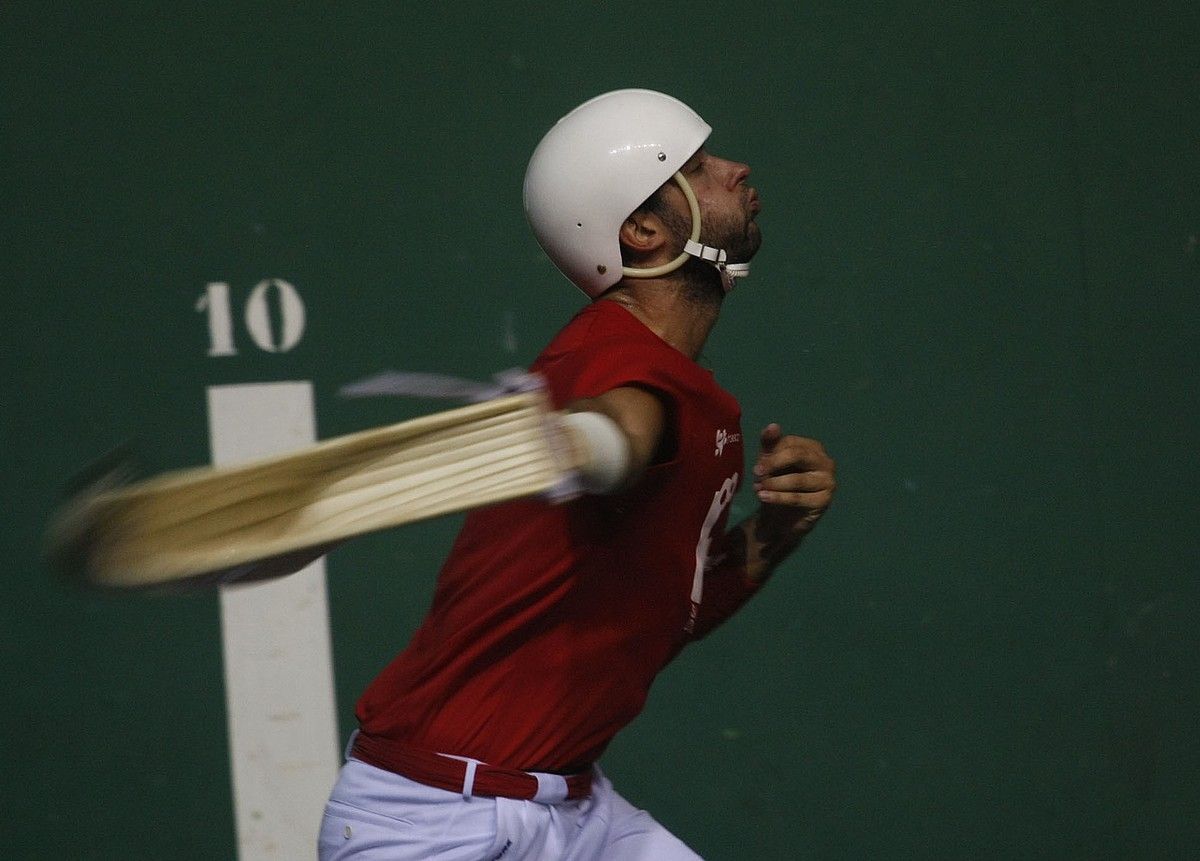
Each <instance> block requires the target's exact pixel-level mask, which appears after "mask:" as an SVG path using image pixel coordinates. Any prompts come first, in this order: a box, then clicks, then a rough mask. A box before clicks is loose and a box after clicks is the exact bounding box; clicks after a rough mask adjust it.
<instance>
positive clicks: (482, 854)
mask: <svg viewBox="0 0 1200 861" xmlns="http://www.w3.org/2000/svg"><path fill="white" fill-rule="evenodd" d="M319 846H320V861H500V859H503V861H601V859H603V861H641V859H645V861H700V856H698V855H697V854H696V853H694V852H693V851H692V850H690V849H688V847H687V846H685V845H684V844H683V843H682V842H681V841H680V840H679V838H677V837H675V836H674V835H673V834H671V833H670V832H669V831H667V829H665V828H663V827H662V826H661V825H659V824H658V823H657V822H655V821H654V819H653V818H652V817H651V816H650V814H648V813H646V812H645V811H644V810H638V809H636V808H635V807H634V806H633V805H632V804H630V803H629V802H628V801H626V800H625V799H624V798H622V797H621V796H620V795H618V794H617V793H616V791H615V790H614V789H613V788H612V784H611V783H610V782H609V781H608V779H607V778H606V777H604V775H603V774H601V773H600V772H599V769H597V771H596V775H595V779H594V780H593V782H592V794H591V796H590V797H588V798H581V799H579V800H577V801H564V802H562V803H560V804H539V803H537V802H534V801H518V800H516V799H512V798H487V797H481V796H475V797H472V798H471V799H469V800H468V799H464V798H463V797H462V794H461V793H457V792H447V791H446V790H443V789H435V788H434V787H431V786H426V785H424V784H423V783H417V782H416V781H413V780H409V779H408V778H406V777H401V776H400V775H397V774H392V773H391V772H390V771H384V770H382V769H379V768H375V767H374V766H371V765H367V764H366V763H364V762H360V761H358V760H356V759H351V760H349V761H347V763H346V764H345V766H343V768H342V771H341V774H340V775H339V777H338V781H337V784H336V785H335V786H334V788H333V793H332V794H331V795H330V798H329V803H328V804H327V805H326V807H325V818H324V820H323V822H322V823H321V837H320V843H319Z"/></svg>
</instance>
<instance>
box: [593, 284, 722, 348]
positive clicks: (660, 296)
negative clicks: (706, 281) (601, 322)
mask: <svg viewBox="0 0 1200 861" xmlns="http://www.w3.org/2000/svg"><path fill="white" fill-rule="evenodd" d="M696 294H697V291H696V290H694V289H692V288H689V286H688V285H687V284H686V283H684V282H682V281H680V280H677V279H670V278H646V279H633V278H627V279H625V280H624V281H622V282H621V283H620V284H618V285H617V286H616V287H615V288H613V289H612V290H611V291H609V292H608V293H606V294H605V295H604V299H603V300H601V301H606V300H607V301H612V302H616V303H617V304H618V305H620V306H622V307H623V308H625V309H626V310H628V311H629V312H630V313H631V314H633V316H635V317H637V318H638V319H639V320H641V321H642V323H644V324H645V325H646V327H647V328H648V329H650V331H652V332H654V334H656V335H658V337H660V338H662V339H663V340H664V341H666V342H667V343H668V344H670V345H671V346H672V347H674V348H675V349H676V350H678V351H679V352H681V353H683V354H684V355H685V356H687V357H688V358H689V359H693V360H695V359H696V358H697V357H698V356H699V355H700V351H701V350H702V349H704V342H705V341H707V340H708V334H709V332H711V331H712V328H713V326H715V325H716V323H717V317H718V315H719V314H720V312H721V302H720V299H719V298H716V297H713V298H711V299H709V298H707V297H705V298H701V297H698V296H697V295H696Z"/></svg>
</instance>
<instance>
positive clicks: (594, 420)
mask: <svg viewBox="0 0 1200 861" xmlns="http://www.w3.org/2000/svg"><path fill="white" fill-rule="evenodd" d="M563 422H564V423H565V424H566V425H567V427H568V428H570V429H571V431H572V433H573V434H574V436H575V438H576V440H578V441H580V442H581V443H582V444H583V446H584V447H586V449H587V459H586V460H585V461H584V463H583V465H582V466H580V467H579V473H580V479H581V484H582V485H583V489H584V490H585V491H587V492H588V493H610V492H612V491H614V490H616V489H617V488H618V487H620V486H621V482H623V481H624V480H625V478H626V476H627V475H628V474H629V440H628V439H626V437H625V432H624V431H622V430H621V428H620V426H619V425H618V424H617V423H616V422H615V421H613V420H612V419H610V418H609V417H608V416H606V415H604V414H603V413H567V414H566V415H565V416H563Z"/></svg>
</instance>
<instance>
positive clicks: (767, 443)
mask: <svg viewBox="0 0 1200 861" xmlns="http://www.w3.org/2000/svg"><path fill="white" fill-rule="evenodd" d="M836 487H837V483H836V482H835V481H834V462H833V459H832V458H831V457H830V456H829V455H828V454H826V453H825V449H824V447H823V446H822V445H821V444H820V443H819V442H817V441H816V440H815V439H808V438H806V437H800V436H784V435H783V431H782V429H781V428H780V427H779V425H777V424H769V425H767V427H766V428H765V429H764V430H763V432H762V448H761V450H760V451H759V455H758V460H757V462H756V463H755V465H754V492H755V493H756V494H757V496H758V498H759V501H761V502H762V509H761V510H760V512H759V516H758V518H757V521H758V522H757V523H756V529H755V532H756V535H755V538H757V539H758V540H759V541H760V542H763V543H765V544H768V545H772V544H777V543H782V544H784V545H787V544H792V543H793V542H795V541H798V540H799V539H800V538H802V537H804V536H805V535H807V534H808V533H809V532H811V531H812V528H813V527H814V526H816V524H817V521H818V520H820V519H821V515H822V514H824V513H825V510H826V509H827V508H829V504H830V503H831V502H832V501H833V492H834V489H835V488H836ZM768 555H774V554H768Z"/></svg>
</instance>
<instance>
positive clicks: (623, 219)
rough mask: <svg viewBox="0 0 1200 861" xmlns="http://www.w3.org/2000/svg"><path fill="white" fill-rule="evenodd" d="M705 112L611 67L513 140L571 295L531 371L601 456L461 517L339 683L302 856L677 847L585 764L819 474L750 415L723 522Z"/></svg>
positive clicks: (725, 254)
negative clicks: (537, 496)
mask: <svg viewBox="0 0 1200 861" xmlns="http://www.w3.org/2000/svg"><path fill="white" fill-rule="evenodd" d="M709 131H710V129H709V127H708V126H707V125H706V124H705V123H704V122H703V120H701V119H700V118H699V117H698V116H696V115H695V113H694V112H692V111H691V110H690V109H689V108H687V107H686V106H684V105H682V104H681V103H679V102H677V101H676V100H674V99H671V98H670V97H669V96H664V95H662V94H659V93H652V92H649V91H644V90H625V91H617V92H615V93H609V94H605V95H604V96H600V97H598V98H597V99H594V100H592V101H590V102H587V103H585V104H584V105H582V106H581V107H580V108H577V109H576V110H575V111H573V112H572V113H571V114H568V115H567V117H564V119H563V120H561V121H560V122H559V124H558V125H556V126H555V127H554V128H553V129H552V130H551V131H550V132H549V133H548V134H547V135H546V138H545V139H543V141H542V143H541V144H540V145H539V147H538V150H537V151H535V153H534V156H533V159H532V160H531V162H530V167H529V171H528V173H527V176H526V188H525V202H526V211H527V213H528V214H529V218H530V221H531V223H532V225H533V227H534V231H535V234H536V235H537V237H538V240H539V242H540V243H541V244H542V246H543V248H544V249H545V250H546V251H547V253H548V254H549V256H550V257H551V259H552V260H553V261H554V262H555V263H556V264H557V265H558V266H559V268H560V269H562V270H563V272H564V273H566V274H567V276H568V277H569V278H571V279H572V280H573V281H574V282H575V283H576V285H577V286H579V287H580V288H581V289H583V290H584V291H585V292H586V293H588V295H589V296H591V297H592V298H593V299H594V300H595V301H594V302H593V304H591V305H589V306H588V307H586V308H585V309H584V310H583V311H581V312H580V313H579V314H578V315H577V316H576V317H575V318H574V319H573V320H572V321H571V322H570V323H569V324H568V325H567V326H566V327H565V328H564V329H563V330H562V332H560V333H559V335H558V336H557V337H556V338H555V339H554V340H553V341H552V342H551V343H550V345H549V346H548V347H547V348H546V349H545V350H544V351H543V352H542V354H541V355H540V356H539V357H538V359H537V361H536V362H535V363H534V365H533V368H532V370H533V371H534V372H536V373H538V374H540V375H541V376H542V377H543V378H544V379H545V381H546V383H547V386H548V388H549V391H550V394H551V398H552V400H553V401H554V404H555V406H556V407H559V408H564V409H566V410H569V411H571V412H572V413H573V414H575V416H577V417H581V418H580V424H579V425H578V427H577V431H576V432H577V444H578V446H579V448H580V450H581V452H583V454H584V460H585V462H587V463H588V464H593V465H594V468H595V470H596V474H597V475H600V474H601V473H603V475H602V476H601V477H600V478H596V480H595V481H594V483H593V486H592V489H593V490H596V491H597V492H595V493H591V494H589V495H585V496H583V497H581V498H579V499H577V500H574V501H572V502H570V503H567V504H561V505H554V504H551V503H550V502H548V501H541V500H521V501H517V502H511V503H507V504H504V505H499V506H495V507H492V508H488V509H484V510H480V511H476V512H474V513H472V514H471V515H470V516H469V517H468V518H467V521H466V523H465V525H464V527H463V530H462V532H461V533H460V535H459V537H458V539H457V541H456V542H455V545H454V548H453V550H452V551H451V553H450V556H449V558H448V560H447V561H446V563H445V565H444V567H443V568H442V571H441V573H440V574H439V578H438V585H437V590H436V593H435V595H434V600H433V606H432V608H431V610H430V612H429V615H428V616H427V618H426V619H425V621H424V623H423V624H422V626H421V628H420V629H419V630H418V631H417V633H416V635H415V636H414V637H413V639H412V642H411V643H410V644H409V646H408V648H407V649H405V650H404V651H403V652H402V653H401V654H400V655H399V656H398V657H397V658H396V659H395V660H394V661H393V662H392V663H391V664H390V665H389V666H388V667H387V668H386V669H385V670H384V671H383V672H382V673H381V674H380V675H379V676H378V678H376V680H375V681H374V682H373V683H372V684H371V685H370V687H369V688H368V689H367V691H366V692H365V693H364V694H363V696H362V698H361V699H360V701H359V704H358V718H359V722H360V731H359V733H358V734H357V736H356V738H355V739H354V742H353V744H352V747H351V758H350V759H349V761H348V762H347V764H346V766H345V768H344V769H343V772H342V776H341V778H340V779H339V782H338V785H337V786H336V787H335V789H334V792H333V795H332V797H331V799H330V803H329V806H328V808H327V810H326V817H325V821H324V823H323V828H322V835H321V855H322V858H323V859H327V861H328V859H335V858H336V859H342V858H356V859H367V858H381V859H382V858H387V859H397V858H414V859H415V858H444V859H457V858H462V859H470V858H480V859H483V858H500V857H504V858H506V859H511V858H537V859H552V858H554V859H557V858H572V859H574V858H578V859H584V858H614V859H637V858H647V859H651V858H652V859H675V858H679V859H683V858H695V857H696V856H695V855H694V853H692V852H691V850H689V849H688V848H687V847H686V846H684V845H683V843H682V842H680V841H679V840H678V839H677V838H675V837H674V836H673V835H670V834H669V833H668V832H666V831H665V829H663V828H662V827H661V826H660V825H658V823H656V822H654V820H653V819H651V818H650V817H649V816H648V815H646V814H645V813H644V812H641V811H637V810H635V809H634V808H633V807H632V806H631V805H629V804H628V802H626V801H625V800H624V799H622V798H621V797H620V796H619V795H617V794H616V793H615V792H614V791H613V790H612V787H611V784H609V783H608V781H607V780H606V779H605V778H604V777H603V775H602V774H601V773H600V772H599V770H598V769H596V768H595V765H594V763H595V761H596V760H597V759H598V758H599V756H600V755H601V753H602V752H603V751H604V749H605V747H606V746H607V744H608V743H609V741H610V740H611V739H612V737H613V736H614V734H615V733H616V732H617V731H618V730H620V729H621V727H623V726H624V725H625V724H627V723H628V722H629V721H630V720H632V719H633V717H634V716H636V715H637V714H638V712H639V711H640V710H641V708H642V705H643V703H644V701H645V698H646V695H647V692H648V690H649V688H650V685H651V683H652V682H653V680H654V678H655V676H656V675H657V674H658V672H659V671H660V670H661V669H662V668H663V667H664V666H665V665H666V664H667V663H668V662H669V661H670V660H671V659H672V658H673V657H674V656H675V655H676V654H677V653H678V652H679V650H680V649H681V648H682V647H683V646H684V645H685V644H686V643H687V642H688V641H689V640H690V639H694V638H696V637H700V636H703V635H704V634H705V633H707V632H708V631H710V630H711V629H712V628H713V627H714V626H716V625H717V624H719V623H720V622H721V621H723V620H724V619H725V618H727V617H728V616H729V615H730V614H732V613H733V612H734V611H736V610H737V608H739V607H740V606H741V605H742V604H743V603H744V602H745V601H746V600H747V599H748V598H749V597H750V596H751V595H752V594H754V592H756V591H757V590H758V589H759V587H760V586H761V585H762V584H763V582H764V581H765V579H766V577H767V575H768V574H769V572H770V571H771V569H772V568H773V567H774V565H776V564H777V563H778V562H779V561H780V560H781V559H782V558H783V557H784V556H785V555H787V554H788V553H789V552H790V551H791V550H792V549H794V548H795V546H796V545H797V544H798V543H799V542H800V540H801V539H802V538H803V536H804V535H806V534H807V533H808V532H809V531H810V530H811V529H812V527H813V525H814V524H815V523H816V521H817V520H818V519H819V518H820V516H821V515H822V513H823V512H824V510H825V508H826V507H827V506H828V504H829V502H830V500H831V497H832V493H833V488H834V481H833V462H832V461H831V460H830V459H829V457H828V456H827V455H826V454H825V452H824V450H823V449H822V447H821V446H820V444H819V443H817V442H816V441H814V440H809V439H805V438H802V437H796V436H784V435H783V434H782V432H781V430H780V428H779V427H778V426H777V425H770V426H768V427H767V428H766V429H765V430H764V431H763V433H762V436H761V441H760V442H761V444H760V451H759V454H758V457H757V460H756V461H755V464H754V467H753V477H752V480H753V482H754V487H755V490H756V493H757V495H758V497H759V499H760V500H761V502H762V506H761V508H760V510H759V512H758V513H757V514H756V515H754V516H752V517H751V518H749V519H748V520H746V521H744V522H743V523H741V524H738V525H737V526H734V527H733V528H732V529H730V528H728V526H727V519H728V514H729V503H730V500H731V499H732V497H733V495H734V493H735V492H736V490H737V488H738V486H739V484H740V483H741V482H742V481H743V480H744V478H745V476H744V474H743V473H744V463H743V448H742V432H741V428H740V425H739V420H740V409H739V407H738V404H737V401H736V400H735V399H734V398H733V397H732V396H731V395H729V394H728V393H727V392H725V391H724V390H723V389H722V388H721V387H720V386H719V385H717V383H716V381H715V380H714V379H713V376H712V374H711V373H710V372H709V371H707V370H705V369H704V368H702V367H701V366H699V365H698V364H697V363H696V361H695V358H696V356H697V355H698V354H699V352H700V349H701V347H702V346H703V344H704V341H705V339H706V338H707V335H708V333H709V331H710V330H711V328H712V326H713V325H714V324H715V322H716V319H717V314H718V312H719V309H720V305H721V302H722V300H723V297H724V295H725V294H726V293H727V292H728V291H729V289H731V287H732V286H733V280H734V278H735V277H737V276H738V275H743V274H745V272H746V270H747V268H748V262H749V260H750V258H751V257H752V256H753V255H754V253H755V251H756V250H757V248H758V245H759V243H760V241H761V240H760V234H759V230H758V225H757V223H756V221H755V218H756V215H757V213H758V209H759V207H758V196H757V194H756V193H755V191H754V190H753V189H752V188H750V187H749V186H748V185H747V184H746V179H747V177H748V176H749V172H750V171H749V168H748V167H746V166H745V165H741V164H737V163H734V162H730V161H726V160H724V159H721V158H718V157H716V156H714V155H711V154H709V153H708V152H707V151H706V150H705V149H704V148H703V143H704V140H705V139H706V138H707V136H708V132H709ZM672 180H673V181H672ZM584 473H585V478H586V477H587V476H588V475H589V467H588V466H585V469H584Z"/></svg>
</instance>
